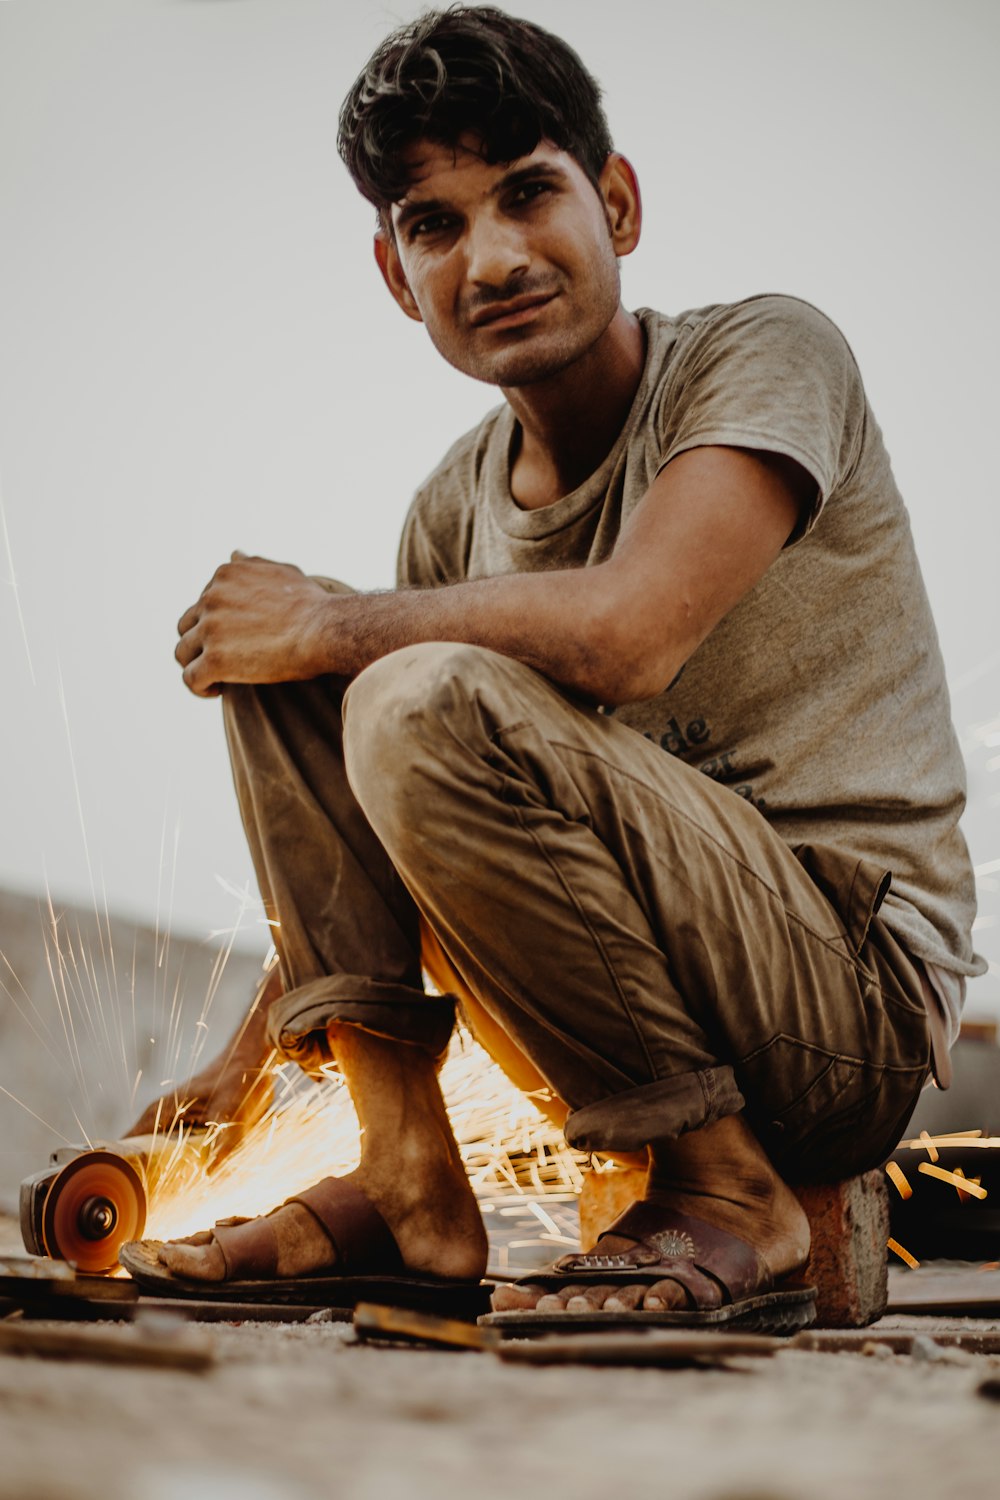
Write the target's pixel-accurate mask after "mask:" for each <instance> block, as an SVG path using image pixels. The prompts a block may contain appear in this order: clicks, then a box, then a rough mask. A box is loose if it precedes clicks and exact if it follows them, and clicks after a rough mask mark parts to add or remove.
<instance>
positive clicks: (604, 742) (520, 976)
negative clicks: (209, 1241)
mask: <svg viewBox="0 0 1000 1500" xmlns="http://www.w3.org/2000/svg"><path fill="white" fill-rule="evenodd" d="M342 689H343V684H342V683H340V682H338V681H336V680H334V679H331V678H321V679H317V680H315V681H312V682H304V683H288V684H278V685H275V686H265V687H231V688H227V689H226V690H225V693H224V695H223V697H224V706H225V721H226V730H227V735H228V739H229V746H230V754H231V759H232V764H233V771H234V778H235V782H236V789H237V794H238V797H239V801H240V807H241V811H242V815H243V820H244V825H245V828H246V831H247V836H248V839H249V842H250V847H251V851H252V854H253V859H254V863H255V867H256V870H257V876H258V880H259V884H260V889H261V895H262V897H263V899H264V902H265V906H266V908H267V911H268V915H269V917H271V918H272V920H274V921H276V922H277V923H278V924H280V925H279V926H278V927H277V928H276V929H275V938H276V943H277V947H278V952H279V955H280V960H281V966H282V974H283V979H284V984H285V988H286V994H285V995H284V997H283V998H282V1000H281V1001H279V1002H278V1003H277V1004H276V1005H275V1006H274V1007H273V1008H272V1012H271V1018H270V1019H271V1035H272V1040H273V1041H274V1044H275V1045H276V1046H277V1047H278V1049H279V1050H280V1051H281V1052H282V1053H283V1054H284V1055H285V1056H288V1057H292V1058H295V1059H296V1060H297V1061H299V1062H301V1063H302V1064H303V1066H306V1067H312V1066H315V1065H317V1063H319V1062H320V1061H327V1060H329V1058H330V1051H329V1044H328V1041H327V1036H326V1030H327V1027H328V1026H329V1025H330V1023H331V1022H334V1021H339V1022H342V1023H349V1024H355V1025H359V1026H361V1027H364V1028H366V1029H368V1030H370V1031H373V1032H377V1033H379V1034H381V1035H384V1036H389V1037H393V1038H397V1039H399V1040H400V1041H402V1042H406V1043H409V1044H411V1045H416V1046H421V1047H424V1048H426V1049H428V1050H430V1051H432V1052H433V1053H435V1054H437V1053H439V1052H441V1051H442V1050H443V1048H444V1047H445V1045H446V1043H447V1040H448V1036H449V1034H450V1031H451V1028H452V1024H453V1019H454V1007H455V1000H456V998H457V1000H458V1001H459V1003H460V1004H462V1005H463V1006H464V1008H465V1010H466V1012H467V1014H468V1017H469V1020H470V1023H471V1025H472V1029H473V1030H474V1031H476V1030H477V1029H478V1030H480V1032H481V1035H482V1040H483V1041H484V1045H486V1046H487V1048H488V1050H494V1052H495V1053H496V1055H497V1056H498V1060H499V1061H500V1062H501V1064H503V1065H505V1066H506V1065H507V1060H509V1057H516V1056H517V1055H518V1054H520V1055H523V1056H525V1057H526V1058H527V1059H529V1060H530V1063H531V1064H532V1065H533V1067H534V1069H535V1070H537V1073H538V1074H540V1075H541V1077H542V1078H543V1079H544V1081H545V1083H546V1084H547V1085H548V1086H549V1087H550V1088H551V1090H552V1091H553V1092H554V1094H555V1095H556V1096H557V1097H558V1098H559V1099H561V1100H563V1101H565V1104H566V1105H567V1106H568V1109H569V1115H568V1118H567V1120H566V1136H567V1139H568V1140H569V1141H570V1143H571V1144H573V1145H574V1146H578V1147H580V1148H581V1149H584V1150H593V1151H601V1150H609V1151H610V1150H635V1149H638V1148H641V1147H643V1146H645V1145H647V1144H649V1143H651V1142H655V1141H657V1140H669V1139H672V1138H676V1137H677V1136H678V1135H680V1134H682V1133H683V1132H685V1131H688V1130H696V1129H698V1128H699V1127H701V1126H703V1125H705V1124H708V1123H710V1122H712V1121H714V1120H717V1119H721V1118H723V1117H724V1116H726V1115H729V1114H733V1113H736V1112H738V1111H740V1110H743V1109H745V1110H746V1114H747V1119H748V1121H749V1123H750V1124H751V1126H752V1127H753V1129H754V1130H755V1131H756V1133H757V1134H758V1136H759V1138H760V1139H761V1141H762V1143H763V1144H764V1146H765V1148H766V1149H767V1151H768V1152H769V1154H770V1155H771V1156H772V1159H773V1160H774V1161H775V1163H776V1165H777V1166H778V1167H779V1169H780V1170H782V1171H783V1172H784V1173H785V1175H786V1176H788V1177H790V1178H793V1179H796V1178H798V1179H806V1178H818V1179H822V1178H840V1177H844V1176H846V1175H849V1174H852V1173H855V1172H858V1171H861V1170H864V1169H866V1168H868V1167H871V1166H874V1165H876V1164H877V1163H879V1162H880V1161H882V1160H884V1158H885V1157H886V1155H887V1154H888V1153H889V1151H890V1150H891V1149H892V1147H893V1146H894V1145H895V1143H896V1141H897V1139H898V1137H899V1135H900V1133H901V1132H902V1130H903V1128H904V1127H905V1124H906V1122H907V1120H908V1118H909V1115H910V1113H911V1111H912V1108H913V1105H914V1103H915V1101H916V1097H917V1094H918V1092H919V1090H920V1088H921V1087H922V1085H923V1084H924V1082H925V1080H926V1078H927V1076H928V1072H929V1067H930V1038H929V1032H928V1024H927V1016H926V1011H925V1008H924V1002H923V997H922V989H921V977H920V973H919V970H918V968H917V966H916V965H915V963H914V962H913V960H912V959H911V958H910V957H909V955H908V954H907V953H906V951H905V950H904V948H903V947H902V945H901V944H900V943H899V942H898V940H897V939H896V938H895V937H894V936H893V934H892V933H891V932H890V931H889V929H888V928H887V927H886V925H885V924H884V922H882V920H881V919H880V918H879V916H878V915H877V909H878V906H879V904H880V902H881V899H882V897H883V896H884V894H885V891H886V889H887V887H888V883H889V875H888V872H887V871H884V870H883V869H881V868H880V867H879V866H878V865H875V864H872V863H870V862H868V861H864V860H861V861H859V860H857V859H856V858H847V857H845V856H843V855H841V854H840V853H838V852H837V851H835V850H830V849H826V848H819V847H805V846H803V847H800V848H798V849H796V850H794V851H793V850H791V849H790V848H789V847H788V846H787V845H786V844H785V843H784V842H783V841H782V840H781V839H780V838H779V837H778V835H777V834H775V833H774V831H773V830H772V829H771V828H770V827H769V825H768V823H767V822H766V820H765V819H764V817H763V816H762V815H761V814H760V813H759V812H758V811H757V810H756V809H755V808H754V807H753V806H752V805H751V804H750V803H748V802H746V801H745V800H743V799H742V798H740V797H738V796H736V795H735V793H733V792H731V791H730V790H728V789H727V788H725V787H723V786H720V785H718V784H717V783H715V782H714V781H712V780H711V779H710V778H708V777H706V776H704V775H702V774H701V773H699V772H696V771H693V770H692V769H691V768H690V767H688V766H686V765H685V764H684V763H683V762H681V761H680V760H678V759H677V758H676V757H674V756H672V755H669V754H668V753H666V752H665V751H663V750H662V749H660V748H659V747H658V746H656V745H654V744H652V743H650V742H649V741H647V740H646V739H644V738H643V737H642V736H641V735H639V734H637V733H635V732H634V731H633V730H631V729H629V728H627V727H625V726H624V725H621V724H618V723H616V722H615V720H614V718H613V717H611V716H608V715H605V714H602V713H600V712H598V711H596V710H593V709H591V708H589V707H587V706H584V705H582V704H581V703H579V702H578V701H577V700H575V699H573V698H571V697H569V696H568V695H567V694H565V693H564V692H562V691H561V690H560V689H558V688H557V687H555V686H554V685H553V684H552V683H551V682H549V681H548V680H547V679H545V678H544V677H542V676H540V675H539V674H538V673H536V672H534V671H532V670H531V669H530V668H528V667H525V666H523V665H522V664H520V663H519V662H516V661H514V660H512V659H510V658H508V657H504V656H500V655H498V654H496V653H494V652H491V651H487V650H484V649H482V648H480V647H475V646H465V645H450V644H436V643H435V644H428V645H418V646H411V647H407V648H405V649H404V650H402V651H397V652H394V653H392V654H391V655H389V656H387V657H384V658H382V659H381V660H380V661H378V662H376V663H375V664H374V665H372V666H370V667H369V668H367V670H366V671H364V672H363V673H361V675H360V676H359V677H358V678H357V679H356V681H355V682H354V683H353V684H352V685H351V686H350V687H349V688H348V690H347V692H346V696H344V697H343V701H342ZM421 925H423V926H424V930H425V932H426V933H428V935H429V937H431V942H430V946H431V947H432V948H433V950H434V952H435V953H436V954H438V955H440V953H442V952H443V954H444V955H445V956H446V958H447V960H448V963H449V964H450V967H451V971H452V974H453V982H452V984H451V988H452V991H453V994H451V995H446V996H436V995H428V994H425V993H424V989H423V982H422V978H421V955H420V931H421ZM430 967H431V968H432V969H434V965H433V964H431V965H430ZM440 969H441V965H440V963H438V965H437V969H436V970H435V977H437V973H438V972H440ZM477 1017H478V1018H479V1019H480V1020H481V1022H482V1025H481V1027H479V1028H477ZM491 1038H493V1039H494V1040H496V1039H497V1038H502V1039H503V1048H502V1049H501V1050H502V1051H503V1052H505V1053H506V1054H507V1059H505V1056H502V1055H500V1054H499V1053H497V1052H496V1048H491V1046H490V1043H491ZM508 1071H512V1073H513V1072H516V1069H510V1068H508Z"/></svg>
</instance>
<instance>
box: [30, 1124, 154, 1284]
mask: <svg viewBox="0 0 1000 1500" xmlns="http://www.w3.org/2000/svg"><path fill="white" fill-rule="evenodd" d="M145 1227H146V1193H145V1190H144V1188H143V1185H142V1179H141V1178H140V1176H139V1174H138V1172H137V1171H136V1170H135V1168H134V1167H133V1166H132V1164H131V1162H128V1161H126V1160H125V1158H124V1157H123V1156H118V1155H117V1154H116V1153H115V1152H114V1151H86V1152H84V1153H83V1155H81V1156H78V1157H76V1158H75V1160H73V1161H71V1162H67V1164H66V1166H64V1167H63V1169H62V1171H61V1172H59V1173H58V1174H57V1175H56V1177H55V1178H54V1179H53V1182H52V1186H51V1187H50V1188H49V1191H48V1194H47V1196H46V1199H45V1204H44V1207H43V1209H42V1242H43V1244H44V1246H45V1253H46V1255H50V1256H52V1258H53V1259H54V1260H69V1261H72V1262H73V1263H74V1265H75V1266H76V1268H77V1270H78V1271H85V1272H90V1273H93V1272H97V1271H110V1270H112V1269H113V1268H114V1266H116V1265H117V1263H118V1252H119V1250H120V1249H121V1247H122V1245H126V1244H128V1242H129V1240H138V1239H141V1238H142V1231H143V1230H144V1228H145Z"/></svg>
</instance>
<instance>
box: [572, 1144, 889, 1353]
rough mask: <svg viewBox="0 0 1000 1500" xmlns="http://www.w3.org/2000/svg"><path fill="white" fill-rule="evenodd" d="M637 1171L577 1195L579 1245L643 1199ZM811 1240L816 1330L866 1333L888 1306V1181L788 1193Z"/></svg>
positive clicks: (594, 1183)
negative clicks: (806, 1223)
mask: <svg viewBox="0 0 1000 1500" xmlns="http://www.w3.org/2000/svg"><path fill="white" fill-rule="evenodd" d="M645 1176H646V1174H645V1172H644V1171H642V1170H640V1169H638V1168H626V1169H618V1170H614V1171H607V1172H588V1173H587V1174H586V1176H585V1178H584V1183H583V1190H582V1192H581V1194H580V1244H581V1246H582V1248H583V1249H584V1250H590V1249H592V1248H593V1246H594V1245H595V1244H596V1242H597V1237H598V1235H599V1234H601V1233H602V1231H603V1230H605V1229H607V1228H608V1227H609V1225H611V1224H612V1223H614V1221H615V1219H617V1217H618V1215H619V1214H621V1213H624V1211H625V1209H626V1208H628V1206H629V1204H630V1203H634V1202H635V1200H636V1199H637V1198H641V1197H642V1191H643V1185H644V1182H645ZM793 1191H794V1192H795V1195H796V1197H797V1198H798V1200H799V1202H800V1203H801V1204H802V1207H803V1209H804V1210H805V1213H806V1217H807V1218H808V1220H809V1228H810V1231H811V1234H812V1250H811V1253H810V1256H809V1264H808V1266H807V1267H806V1270H805V1273H804V1275H803V1277H802V1280H803V1281H805V1282H807V1283H808V1284H809V1285H812V1286H815V1288H816V1324H817V1327H820V1328H864V1327H866V1326H867V1325H868V1324H869V1323H874V1322H875V1320H876V1319H877V1318H880V1317H881V1316H882V1314H883V1313H884V1312H885V1306H886V1301H887V1298H888V1267H887V1255H886V1240H887V1239H888V1237H889V1199H888V1194H887V1192H886V1186H885V1174H884V1173H882V1172H866V1173H865V1174H864V1175H863V1176H862V1177H852V1178H850V1179H849V1180H848V1181H847V1182H837V1183H823V1184H820V1185H818V1186H809V1187H796V1188H794V1189H793Z"/></svg>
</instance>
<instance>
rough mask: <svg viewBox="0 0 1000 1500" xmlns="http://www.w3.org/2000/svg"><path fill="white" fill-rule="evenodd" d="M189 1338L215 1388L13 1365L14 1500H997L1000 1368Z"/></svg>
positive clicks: (165, 1374)
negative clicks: (598, 1362)
mask: <svg viewBox="0 0 1000 1500" xmlns="http://www.w3.org/2000/svg"><path fill="white" fill-rule="evenodd" d="M0 1239H2V1240H4V1241H6V1242H7V1243H8V1244H9V1248H14V1245H13V1244H12V1243H10V1238H9V1232H8V1234H7V1235H3V1234H2V1232H0ZM887 1323H888V1324H890V1325H894V1326H900V1325H901V1324H902V1323H903V1320H902V1319H899V1318H897V1319H890V1320H887ZM32 1326H34V1327H39V1326H43V1325H38V1324H34V1325H32ZM88 1326H90V1327H91V1328H93V1327H94V1326H95V1325H88ZM103 1326H107V1325H103ZM944 1326H946V1325H945V1324H944V1323H943V1322H942V1321H940V1320H938V1321H935V1320H930V1319H924V1320H921V1327H924V1328H926V1330H927V1332H928V1333H932V1332H933V1331H934V1329H935V1328H942V1327H944ZM951 1326H955V1325H954V1324H952V1325H951ZM986 1326H992V1327H1000V1322H998V1323H994V1324H990V1325H986ZM187 1332H188V1333H189V1334H190V1335H192V1336H197V1337H199V1338H206V1339H208V1340H209V1341H210V1342H211V1343H212V1345H213V1347H214V1350H215V1353H216V1362H215V1364H214V1365H213V1367H212V1368H211V1369H209V1370H208V1371H206V1372H204V1373H201V1374H185V1373H178V1372H176V1371H159V1370H149V1369H139V1368H114V1367H109V1366H104V1365H99V1364H95V1363H91V1362H73V1363H63V1362H59V1363H57V1362H54V1361H49V1360H41V1359H38V1358H34V1357H23V1356H13V1355H6V1356H4V1355H0V1455H2V1458H0V1497H3V1500H57V1497H58V1500H91V1497H94V1500H97V1497H99V1500H201V1497H206V1500H279V1497H287V1500H305V1497H312V1496H335V1497H338V1500H339V1497H345V1500H396V1497H400V1500H404V1497H405V1500H424V1497H426V1500H459V1497H465V1496H474V1497H476V1500H494V1497H496V1500H500V1497H503V1500H511V1497H512V1496H514V1497H517V1496H522V1495H527V1494H532V1495H537V1496H544V1497H551V1500H561V1497H564V1496H565V1497H567V1500H568V1497H573V1500H589V1497H594V1500H598V1497H600V1500H607V1497H610V1496H614V1497H616V1500H617V1497H629V1500H631V1497H636V1496H637V1497H646V1496H649V1497H654V1496H655V1497H657V1500H659V1497H670V1500H843V1497H844V1496H845V1495H849V1496H851V1497H852V1500H866V1497H868V1496H871V1497H875V1496H879V1497H885V1496H905V1497H906V1500H922V1497H928V1500H929V1497H934V1500H938V1497H941V1496H945V1495H947V1496H948V1497H949V1500H951V1497H955V1500H962V1497H966V1496H968V1497H976V1500H978V1497H983V1500H985V1497H992V1496H993V1495H995V1494H996V1493H997V1487H998V1471H1000V1403H997V1402H994V1401H990V1400H987V1399H985V1398H984V1397H983V1396H981V1395H978V1394H977V1387H978V1386H979V1384H980V1383H981V1382H982V1381H983V1380H984V1379H985V1378H987V1377H990V1376H993V1377H995V1378H1000V1358H996V1359H993V1358H986V1357H982V1356H975V1357H974V1356H968V1355H961V1354H949V1355H946V1356H943V1357H940V1358H938V1359H915V1358H911V1357H896V1356H886V1357H883V1358H876V1357H863V1356H860V1355H856V1354H810V1353H805V1352H800V1351H796V1350H786V1351H784V1352H782V1353H780V1354H779V1355H777V1356H776V1357H775V1358H773V1359H770V1360H753V1361H750V1360H746V1361H742V1362H741V1363H740V1365H739V1368H735V1369H729V1370H722V1369H705V1370H674V1371H668V1370H631V1369H613V1370H603V1371H602V1370H598V1369H587V1368H548V1369H523V1368H518V1367H514V1366H510V1365H503V1364H501V1363H500V1362H499V1361H498V1360H497V1359H495V1358H494V1356H492V1355H490V1354H479V1353H461V1352H446V1351H442V1352H431V1351H428V1350H421V1349H383V1348H372V1347H360V1346H352V1344H351V1343H350V1342H349V1338H350V1336H349V1335H348V1334H347V1332H346V1330H345V1329H344V1328H343V1327H342V1326H340V1325H336V1324H318V1325H314V1326H288V1325H261V1324H257V1325H245V1326H242V1327H231V1326H220V1325H199V1326H198V1327H197V1328H191V1327H189V1329H188V1330H187ZM113 1334H114V1337H115V1338H117V1339H121V1340H125V1339H128V1338H129V1337H132V1336H134V1331H133V1330H131V1329H129V1328H127V1327H124V1326H117V1327H115V1328H114V1330H113Z"/></svg>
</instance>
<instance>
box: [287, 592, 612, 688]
mask: <svg viewBox="0 0 1000 1500" xmlns="http://www.w3.org/2000/svg"><path fill="white" fill-rule="evenodd" d="M603 584H604V579H603V577H601V569H600V568H596V567H595V568H587V569H573V570H564V571H560V572H555V573H514V574H508V575H505V576H503V577H500V578H484V579H477V580H474V581H472V582H468V583H457V584H450V585H447V586H445V587H442V588H436V589H404V590H398V591H395V592H392V593H383V594H354V595H350V596H337V597H335V598H331V599H330V603H329V608H328V609H327V610H326V612H325V618H324V619H323V620H322V622H321V623H320V624H319V625H318V628H317V640H318V649H319V656H318V662H319V664H320V670H321V671H329V672H337V673H342V674H344V675H347V676H354V675H355V674H356V673H358V672H360V671H362V670H363V669H364V668H365V667H367V666H369V665H370V664H371V663H372V662H373V661H376V660H378V658H379V657H382V656H386V655H388V653H389V652H391V651H396V650H399V649H400V648H401V647H403V646H409V645H415V644H417V643H419V642H421V641H460V642H464V643H466V644H468V645H473V646H485V647H488V648H489V649H490V650H492V651H498V652H501V653H502V654H503V655H505V656H513V657H515V658H516V659H517V660H518V661H523V662H524V663H525V664H526V665H528V666H530V667H534V668H536V669H537V670H538V671H540V672H544V673H545V675H546V676H548V677H551V678H552V679H553V680H554V681H556V682H559V683H561V684H563V685H564V686H565V687H567V688H570V689H571V690H572V691H574V692H577V693H579V694H581V695H582V696H583V697H586V698H590V699H591V700H592V701H594V702H598V703H615V702H622V701H625V699H626V698H627V697H630V696H638V695H641V694H639V693H637V692H635V691H633V683H634V675H633V672H632V670H631V663H632V658H633V655H637V654H638V653H635V652H633V650H632V649H631V646H630V644H626V640H625V635H626V632H625V631H623V630H622V629H621V620H620V612H617V613H618V616H619V617H618V619H615V618H614V616H615V615H616V611H615V610H613V609H609V607H608V604H607V593H608V590H607V589H606V588H605V587H603Z"/></svg>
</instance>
